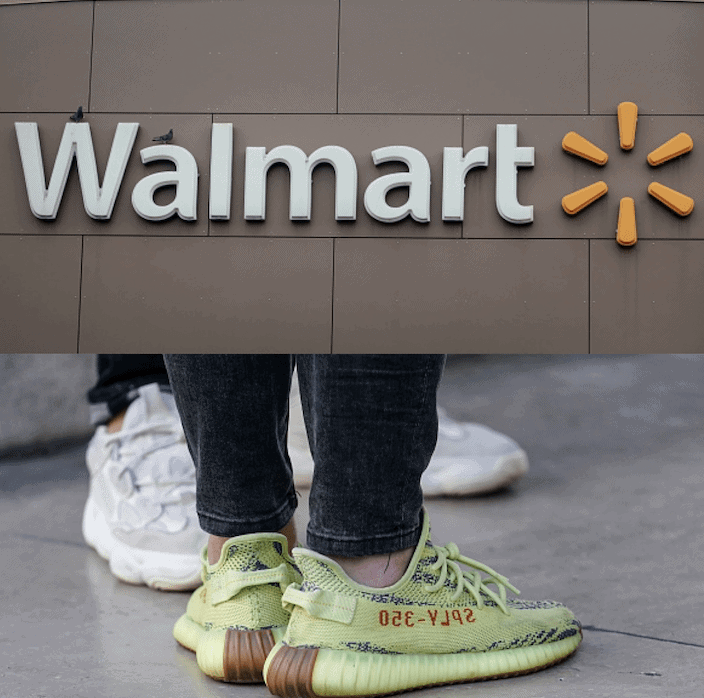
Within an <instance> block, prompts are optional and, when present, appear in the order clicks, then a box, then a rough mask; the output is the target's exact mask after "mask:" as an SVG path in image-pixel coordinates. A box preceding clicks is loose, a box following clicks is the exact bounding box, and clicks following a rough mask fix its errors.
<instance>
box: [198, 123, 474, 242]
mask: <svg viewBox="0 0 704 698" xmlns="http://www.w3.org/2000/svg"><path fill="white" fill-rule="evenodd" d="M214 120H215V122H220V121H224V122H232V123H233V124H234V131H235V133H234V138H235V146H234V147H235V164H234V177H233V196H232V215H231V218H230V220H229V221H222V222H221V221H213V222H212V223H211V234H213V235H221V234H224V235H286V236H292V237H304V236H338V235H339V236H350V237H358V236H363V237H367V236H374V237H394V236H400V235H403V236H405V237H415V236H417V237H459V236H460V233H461V229H460V225H459V224H457V223H453V224H443V222H442V218H441V195H442V188H441V187H442V149H443V147H444V146H450V145H452V146H459V145H461V144H462V120H461V118H460V117H457V116H449V117H432V116H373V115H372V116H342V115H340V116H337V115H334V116H332V115H331V116H318V115H306V116H297V115H285V116H237V115H228V114H223V115H220V114H218V115H216V116H215V117H214ZM277 145H295V146H298V147H299V148H301V149H302V150H303V151H304V152H305V153H306V154H307V155H310V153H312V152H313V150H315V149H316V148H318V147H320V146H325V145H339V146H341V147H343V148H346V149H347V150H349V151H350V152H351V153H352V155H353V156H354V159H355V162H356V163H357V172H358V185H357V223H356V224H355V223H353V222H351V221H336V220H335V191H334V183H335V176H334V171H333V169H332V166H329V165H320V166H319V167H317V168H316V169H315V171H314V177H313V182H314V183H313V197H312V201H313V206H312V209H311V220H310V221H309V222H303V221H293V222H292V221H290V220H289V175H288V169H287V168H286V167H285V166H284V165H275V166H274V167H272V169H271V170H270V172H269V181H268V186H267V212H266V221H263V222H258V221H255V222H252V221H245V220H244V168H245V148H247V147H248V146H263V147H266V149H267V151H269V150H270V149H271V148H273V147H275V146H277ZM388 145H407V146H411V147H413V148H416V149H417V150H420V151H421V152H422V153H423V154H424V155H425V157H426V158H427V159H428V161H429V163H430V167H431V199H430V201H431V212H430V216H431V220H430V223H417V222H416V221H414V220H412V219H411V218H410V217H408V218H406V219H404V220H403V221H399V222H398V223H392V224H387V223H381V222H379V221H377V220H375V219H374V218H372V217H371V216H369V215H368V214H367V212H366V211H365V210H364V191H365V189H366V187H367V185H368V184H369V183H370V182H371V181H372V180H374V179H376V178H377V177H379V176H382V175H385V174H388V173H390V172H395V171H400V172H406V171H407V170H408V168H407V167H406V166H405V165H403V164H401V163H397V164H396V163H384V164H382V165H379V166H378V167H377V166H375V165H374V162H373V160H372V156H371V151H372V150H374V149H375V148H380V147H382V146H388ZM407 199H408V194H407V190H405V189H403V190H402V189H399V190H396V191H392V192H390V193H389V195H388V197H387V201H388V202H389V204H390V205H392V206H400V205H402V204H403V203H404V202H405V201H407Z"/></svg>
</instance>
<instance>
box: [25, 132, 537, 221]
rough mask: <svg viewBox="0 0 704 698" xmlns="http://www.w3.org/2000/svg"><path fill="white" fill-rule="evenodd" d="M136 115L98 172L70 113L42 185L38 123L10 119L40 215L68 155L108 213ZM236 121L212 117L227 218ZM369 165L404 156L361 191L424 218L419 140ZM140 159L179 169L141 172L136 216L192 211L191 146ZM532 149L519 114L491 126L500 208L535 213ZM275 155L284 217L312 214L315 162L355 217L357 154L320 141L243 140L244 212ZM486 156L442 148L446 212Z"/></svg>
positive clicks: (447, 217) (372, 211)
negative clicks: (250, 143)
mask: <svg viewBox="0 0 704 698" xmlns="http://www.w3.org/2000/svg"><path fill="white" fill-rule="evenodd" d="M138 129H139V124H137V123H119V124H118V125H117V129H116V131H115V137H114V139H113V143H112V148H111V150H110V157H109V158H108V163H107V167H106V169H105V177H104V178H103V186H102V187H101V186H100V185H99V182H98V168H97V165H96V161H95V151H94V149H93V139H92V136H91V131H90V125H89V124H88V123H77V124H72V123H67V124H66V126H65V127H64V132H63V135H62V137H61V144H60V145H59V150H58V153H57V155H56V161H55V162H54V166H53V169H52V173H51V179H50V181H49V187H48V188H47V187H46V180H45V176H44V163H43V159H42V153H41V145H40V140H39V129H38V126H37V124H36V123H31V122H16V123H15V132H16V134H17V142H18V145H19V150H20V158H21V160H22V169H23V171H24V178H25V185H26V188H27V197H28V199H29V207H30V209H31V211H32V213H33V214H34V215H35V216H36V217H37V218H42V219H46V220H53V219H55V218H56V215H57V212H58V210H59V206H60V204H61V199H62V197H63V193H64V189H65V187H66V181H67V179H68V175H69V172H70V169H71V164H72V162H73V158H74V157H75V158H76V164H77V169H78V175H79V178H80V183H81V192H82V195H83V205H84V207H85V210H86V213H87V214H88V215H89V216H90V217H91V218H96V219H109V218H110V216H111V215H112V211H113V208H114V206H115V200H116V198H117V194H118V192H119V190H120V186H121V184H122V180H123V178H124V174H125V169H126V167H127V161H128V159H129V157H130V154H131V152H132V149H133V147H134V143H135V140H136V137H137V130H138ZM233 143H234V135H233V124H231V123H217V124H213V126H212V132H211V157H210V208H209V212H208V216H209V218H210V219H211V220H229V219H230V211H231V192H232V165H233ZM371 156H372V160H373V162H374V164H375V165H380V164H382V163H385V162H401V163H403V164H404V165H406V167H407V168H408V171H407V172H396V173H393V174H388V175H382V176H380V177H377V178H376V179H375V180H373V181H372V182H371V183H370V184H369V185H368V186H367V188H366V191H365V192H364V208H365V210H366V211H367V213H368V214H369V215H370V216H371V217H372V218H375V219H376V220H378V221H381V222H383V223H395V222H397V221H400V220H403V219H404V218H406V217H408V216H410V217H411V218H412V219H413V220H415V221H418V222H420V223H427V222H429V221H430V165H429V164H428V160H427V158H426V157H425V155H423V153H421V152H420V151H419V150H416V149H415V148H411V147H409V146H404V145H394V146H386V147H384V148H377V149H376V150H373V151H372V152H371ZM140 157H141V160H142V163H149V162H154V161H158V160H166V161H169V162H171V163H173V164H174V165H176V170H175V171H173V170H168V171H164V172H155V173H153V174H150V175H147V176H146V177H144V178H142V179H141V180H140V181H139V182H138V183H137V184H136V186H135V187H134V190H133V191H132V199H131V200H132V206H133V208H134V210H135V211H136V213H137V214H138V215H140V216H141V217H142V218H145V219H147V220H150V221H163V220H166V219H168V218H171V217H172V216H173V215H174V214H177V215H178V216H179V217H180V218H182V219H183V220H189V221H192V220H196V203H197V196H198V176H199V175H198V165H197V163H196V160H195V158H194V157H193V155H192V154H191V153H190V152H189V151H188V150H186V149H185V148H182V147H180V146H177V145H155V146H151V147H148V148H143V149H142V150H141V151H140ZM534 159H535V150H534V148H531V147H518V127H517V126H516V124H498V125H497V127H496V210H497V211H498V213H499V215H500V216H501V217H502V218H503V219H505V220H506V221H508V222H509V223H514V224H524V223H530V222H532V221H533V207H532V206H522V205H521V204H520V203H519V202H518V195H517V180H518V167H532V166H533V164H534ZM275 163H283V164H285V165H286V166H287V167H288V169H289V173H290V198H289V218H290V219H291V220H301V221H307V220H310V217H311V205H312V184H313V170H314V169H315V167H317V166H318V165H319V164H321V163H328V164H330V165H332V167H333V169H334V171H335V219H336V220H356V218H357V164H356V163H355V160H354V157H353V156H352V154H351V153H350V152H349V151H348V150H346V149H345V148H341V147H340V146H337V145H326V146H323V147H321V148H318V149H317V150H315V151H313V152H312V153H311V154H310V155H306V154H305V153H304V152H303V151H302V150H301V149H300V148H298V147H296V146H294V145H280V146H278V147H276V148H272V149H271V150H270V151H269V152H268V153H267V152H266V148H262V147H248V148H247V149H246V156H245V181H244V218H245V220H248V221H255V220H257V221H258V220H264V219H265V218H266V185H267V172H268V171H269V169H270V167H271V166H272V165H274V164H275ZM488 165H489V148H487V147H486V146H480V147H478V148H473V149H472V150H470V151H469V152H468V153H467V154H466V155H465V154H464V152H463V149H462V148H444V149H443V191H442V219H443V220H444V221H462V220H464V189H465V179H466V176H467V173H468V172H469V171H470V170H472V169H474V168H478V167H487V166H488ZM164 186H175V187H176V196H175V198H174V200H173V201H172V202H171V203H170V204H167V205H164V206H160V205H157V204H156V202H155V201H154V193H155V192H156V190H157V189H159V188H161V187H164ZM397 187H407V188H408V200H407V201H406V203H404V204H402V205H401V206H390V205H389V204H388V203H387V201H386V196H387V194H388V193H389V191H391V190H392V189H395V188H397Z"/></svg>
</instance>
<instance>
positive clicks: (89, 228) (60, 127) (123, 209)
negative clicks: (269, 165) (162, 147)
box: [0, 113, 211, 235]
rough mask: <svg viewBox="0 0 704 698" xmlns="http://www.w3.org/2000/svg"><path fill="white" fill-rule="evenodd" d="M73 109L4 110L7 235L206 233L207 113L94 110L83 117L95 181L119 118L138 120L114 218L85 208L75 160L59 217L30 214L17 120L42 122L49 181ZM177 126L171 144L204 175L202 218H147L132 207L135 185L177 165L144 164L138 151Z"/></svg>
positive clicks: (0, 168)
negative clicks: (92, 150) (92, 153)
mask: <svg viewBox="0 0 704 698" xmlns="http://www.w3.org/2000/svg"><path fill="white" fill-rule="evenodd" d="M69 116H70V114H21V115H7V114H1V115H0V139H1V140H0V147H1V148H2V149H3V152H5V153H7V157H6V158H4V159H2V160H0V205H1V206H2V208H3V211H4V216H3V217H2V219H1V220H0V234H2V233H10V234H13V233H38V234H42V235H75V234H81V235H103V234H108V235H207V234H208V187H209V181H210V174H209V173H210V170H209V160H210V123H211V118H210V116H209V115H207V114H198V115H187V114H186V115H184V114H176V115H174V114H119V115H114V114H91V113H85V115H84V119H83V121H84V122H85V123H89V124H90V128H91V134H92V136H93V146H94V148H95V157H96V162H97V166H98V180H99V182H100V184H101V185H102V183H103V177H104V174H105V169H106V166H107V162H108V157H109V155H110V149H111V147H112V141H113V138H114V136H115V129H116V128H117V124H118V123H119V122H125V123H130V122H132V123H138V124H140V127H139V130H138V131H137V139H136V140H135V143H134V147H133V148H132V154H131V156H130V159H129V161H128V163H127V169H126V170H125V176H124V179H123V181H122V186H121V187H120V191H119V193H118V196H117V200H116V202H115V208H114V210H113V213H112V217H111V219H110V220H109V221H99V220H95V219H93V218H91V217H90V216H89V215H88V214H87V213H86V211H85V208H84V206H83V197H82V195H81V186H80V180H79V176H78V171H77V169H76V163H75V161H74V164H73V166H72V167H71V172H70V174H69V178H68V181H67V182H66V189H65V191H64V195H63V198H62V201H61V205H60V206H59V211H58V214H57V217H56V219H55V220H54V221H48V220H41V219H39V218H36V217H35V216H34V214H33V213H32V211H31V209H30V207H29V202H28V198H27V189H26V186H25V181H24V174H23V171H22V161H21V159H20V151H19V146H18V144H17V136H16V134H15V126H14V124H15V122H20V121H30V122H36V123H37V124H38V125H39V138H40V142H41V147H42V158H43V161H44V179H45V182H46V186H48V184H49V181H50V179H51V172H52V169H53V167H54V161H55V159H56V153H57V151H58V149H59V143H60V142H61V136H62V134H63V132H64V127H65V124H66V123H71V122H70V121H69V118H68V117H69ZM169 129H173V131H174V138H173V140H172V141H171V144H172V145H178V146H181V147H183V148H186V149H187V150H188V151H189V152H190V153H191V154H192V155H193V156H194V157H195V159H196V163H197V165H198V172H199V175H200V178H199V184H198V200H197V220H196V221H184V220H181V218H179V216H178V215H174V216H172V217H171V218H170V219H168V220H166V221H157V222H154V221H147V220H145V219H144V218H142V217H141V216H139V215H138V214H137V213H136V212H135V210H134V208H133V207H132V190H133V189H134V186H135V185H136V184H137V182H138V181H139V180H140V179H142V178H143V177H146V176H147V175H149V174H152V173H154V172H161V171H167V170H173V169H174V166H173V165H172V164H171V163H169V162H166V161H160V162H152V163H148V164H146V165H143V164H142V161H141V158H140V150H141V149H143V148H148V147H150V146H153V145H157V143H154V142H152V138H154V137H156V136H160V135H162V134H164V133H166V132H168V131H169ZM174 195H175V189H174V188H173V187H164V188H163V189H159V190H157V192H156V193H155V195H154V201H155V202H156V203H157V204H159V205H166V204H168V203H170V202H171V201H173V198H174Z"/></svg>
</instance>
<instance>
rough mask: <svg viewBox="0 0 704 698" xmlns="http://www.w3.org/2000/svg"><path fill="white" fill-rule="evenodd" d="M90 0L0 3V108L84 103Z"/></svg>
mask: <svg viewBox="0 0 704 698" xmlns="http://www.w3.org/2000/svg"><path fill="white" fill-rule="evenodd" d="M92 22H93V3H92V2H60V3H56V4H51V5H50V4H46V3H42V4H38V5H22V6H17V7H9V6H8V7H0V112H2V111H16V112H28V111H59V110H65V111H67V112H69V113H73V112H74V111H75V110H76V108H77V107H78V105H79V104H82V105H83V106H84V107H87V106H88V94H89V78H90V59H91V56H90V48H91V25H92Z"/></svg>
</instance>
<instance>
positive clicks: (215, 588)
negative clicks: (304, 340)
mask: <svg viewBox="0 0 704 698" xmlns="http://www.w3.org/2000/svg"><path fill="white" fill-rule="evenodd" d="M165 360H166V365H167V368H168V372H169V377H170V379H171V384H172V386H173V389H174V394H175V397H176V400H177V403H178V406H179V410H180V412H181V415H182V419H183V425H184V429H185V432H186V435H187V439H188V443H189V447H190V450H191V453H192V455H193V459H194V462H195V464H196V471H197V506H198V515H199V518H200V522H201V526H202V527H203V529H204V530H205V531H207V532H208V533H209V534H211V535H210V538H209V543H208V555H207V557H206V556H204V557H203V579H204V584H203V586H202V587H201V588H200V589H197V590H196V591H195V592H194V593H193V595H192V596H191V598H190V600H189V602H188V607H187V609H186V613H185V614H184V615H183V616H181V618H179V620H178V621H177V622H176V625H175V626H174V636H175V638H176V639H177V640H178V642H180V643H181V644H182V645H183V646H184V647H187V648H188V649H190V650H193V651H194V652H196V657H197V661H198V665H199V667H200V668H201V669H202V671H203V672H205V673H206V674H208V675H209V676H211V677H213V678H216V679H220V680H223V681H229V682H236V683H249V682H260V681H261V680H262V673H261V672H262V667H263V665H264V661H265V659H266V656H267V654H268V652H269V650H270V649H271V647H273V645H274V642H275V641H277V640H279V639H280V638H281V637H282V635H283V633H284V630H285V628H286V624H287V623H288V618H289V612H288V611H287V610H285V609H284V608H283V607H282V605H281V597H282V590H283V589H285V588H286V586H287V585H288V584H290V583H291V582H295V581H300V575H299V574H298V572H297V570H296V568H295V566H294V565H293V560H292V558H291V557H290V556H289V554H288V549H289V547H293V544H294V542H295V530H294V528H293V523H292V517H293V512H294V510H295V508H296V494H295V491H294V489H293V479H292V473H291V463H290V460H289V457H288V453H287V451H286V432H287V428H288V395H289V390H290V387H291V374H292V371H293V367H294V360H293V357H292V356H290V355H288V354H286V355H279V356H258V355H206V356H192V355H167V356H165Z"/></svg>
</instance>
